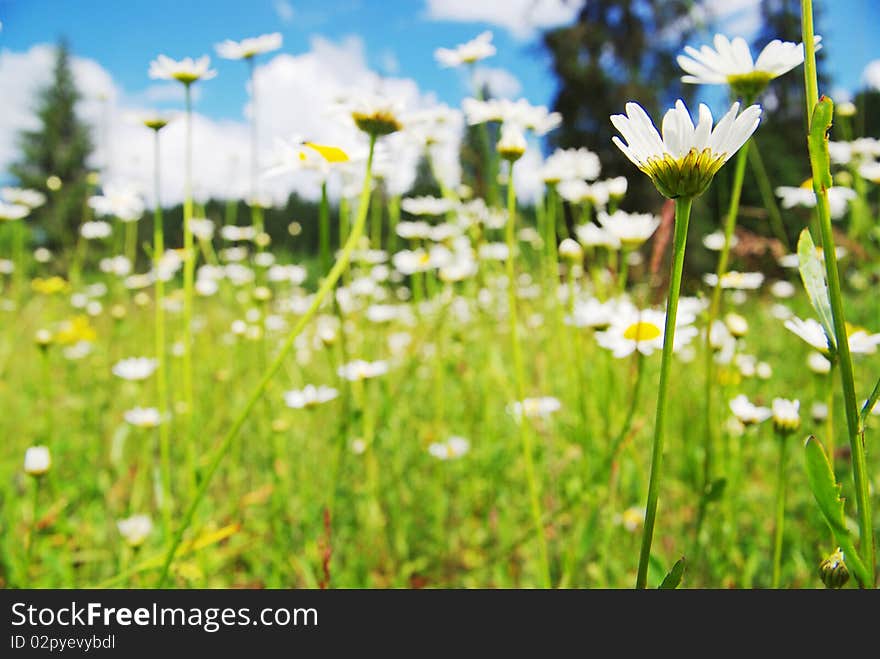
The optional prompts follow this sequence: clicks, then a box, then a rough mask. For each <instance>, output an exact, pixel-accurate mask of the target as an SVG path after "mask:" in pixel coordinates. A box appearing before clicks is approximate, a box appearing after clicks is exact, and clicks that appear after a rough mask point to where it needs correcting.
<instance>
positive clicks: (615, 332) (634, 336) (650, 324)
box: [596, 309, 698, 359]
mask: <svg viewBox="0 0 880 659" xmlns="http://www.w3.org/2000/svg"><path fill="white" fill-rule="evenodd" d="M665 323H666V314H665V313H663V312H662V311H656V310H654V309H644V310H641V311H640V310H638V309H632V310H630V311H628V312H625V313H620V314H617V315H616V316H615V317H614V318H613V319H612V320H611V325H610V326H609V327H608V329H607V330H605V331H604V332H599V333H597V334H596V341H597V342H598V343H599V345H600V346H602V347H603V348H605V349H607V350H610V351H611V353H612V354H613V355H614V356H615V357H617V358H618V359H621V358H623V357H627V356H628V355H631V354H632V353H633V352H635V351H636V350H638V351H639V352H640V353H642V354H643V355H651V354H653V353H654V351H655V350H660V349H662V348H663V336H664V331H665ZM697 333H698V332H697V328H696V327H692V326H690V325H684V326H681V325H677V326H676V331H675V345H674V346H673V350H675V351H678V350H680V349H681V348H682V347H684V346H685V345H687V344H688V343H690V341H691V340H692V339H693V338H694V337H695V336H696V335H697Z"/></svg>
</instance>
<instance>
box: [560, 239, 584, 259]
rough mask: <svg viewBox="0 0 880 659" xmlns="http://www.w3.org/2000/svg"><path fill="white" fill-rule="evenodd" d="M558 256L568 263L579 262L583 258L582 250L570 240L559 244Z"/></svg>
mask: <svg viewBox="0 0 880 659" xmlns="http://www.w3.org/2000/svg"><path fill="white" fill-rule="evenodd" d="M559 256H561V257H562V258H564V259H568V260H569V261H581V260H583V258H584V249H583V248H582V247H581V246H580V244H578V243H576V242H575V241H574V240H572V239H571V238H566V239H565V240H563V241H562V242H561V243H559Z"/></svg>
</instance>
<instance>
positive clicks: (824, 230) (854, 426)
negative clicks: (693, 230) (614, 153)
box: [801, 0, 875, 588]
mask: <svg viewBox="0 0 880 659" xmlns="http://www.w3.org/2000/svg"><path fill="white" fill-rule="evenodd" d="M801 11H802V21H801V28H802V32H803V42H804V55H805V56H804V82H805V87H806V101H807V116H808V117H810V118H811V117H812V116H813V109H814V108H815V107H816V105H818V103H819V89H818V82H817V78H816V46H815V43H814V39H813V3H812V0H801ZM810 123H811V124H812V119H810ZM829 123H830V117H829ZM814 128H817V129H821V130H824V128H825V127H814V126H812V125H811V126H810V133H811V135H812V133H813V130H814ZM826 148H827V146H826ZM810 165H811V168H812V172H813V189H814V191H815V193H816V200H817V203H816V211H817V217H818V220H819V229H820V233H821V236H822V248H823V252H824V255H825V276H826V278H827V280H828V295H829V298H830V301H831V315H832V317H833V319H834V336H835V341H836V344H837V354H838V360H839V365H840V379H841V384H842V387H843V398H844V403H845V410H846V425H847V431H848V435H849V442H850V449H851V451H852V469H853V480H854V481H855V489H856V503H857V506H858V514H859V540H860V543H861V547H860V550H861V552H860V553H861V556H862V558H863V559H864V561H865V563H866V567H867V571H868V577H869V583H866V584H861V585H862V587H864V588H873V587H874V583H875V577H874V570H875V558H874V526H873V522H872V516H871V499H870V494H869V492H868V483H869V482H870V481H869V478H868V468H867V460H866V457H865V445H864V436H863V435H862V434H861V433H860V432H859V406H858V402H857V399H856V391H855V383H854V378H853V364H852V356H851V355H850V351H849V337H848V335H847V332H846V318H845V316H844V313H843V295H842V294H841V288H840V273H839V272H838V269H837V255H836V254H835V248H834V234H833V232H832V229H831V211H830V209H829V206H828V190H827V188H826V187H825V185H823V184H822V183H823V181H824V180H825V179H826V178H827V177H830V173H829V172H828V170H827V167H826V169H825V171H821V170H822V167H821V165H820V163H819V158H818V157H817V154H816V153H814V152H813V151H812V149H811V151H810Z"/></svg>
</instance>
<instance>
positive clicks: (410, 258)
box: [391, 249, 434, 275]
mask: <svg viewBox="0 0 880 659" xmlns="http://www.w3.org/2000/svg"><path fill="white" fill-rule="evenodd" d="M391 263H392V264H393V265H394V267H395V269H396V270H397V271H398V272H400V273H401V274H404V275H411V274H414V273H416V272H425V271H426V270H430V269H431V268H432V267H434V263H433V261H432V260H431V254H430V252H427V251H425V250H423V249H416V250H408V249H405V250H403V251H400V252H397V253H396V254H395V255H394V256H393V257H392V258H391Z"/></svg>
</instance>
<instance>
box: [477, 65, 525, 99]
mask: <svg viewBox="0 0 880 659" xmlns="http://www.w3.org/2000/svg"><path fill="white" fill-rule="evenodd" d="M474 84H475V85H476V86H477V87H479V88H482V87H484V86H486V87H488V88H489V93H490V94H491V95H492V96H493V97H495V98H511V99H512V98H514V97H516V96H519V94H520V92H522V84H521V83H520V81H519V78H517V77H516V76H515V75H513V74H512V73H511V72H510V71H508V70H507V69H501V68H490V67H488V66H481V67H478V68H477V69H476V70H475V71H474Z"/></svg>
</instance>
